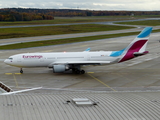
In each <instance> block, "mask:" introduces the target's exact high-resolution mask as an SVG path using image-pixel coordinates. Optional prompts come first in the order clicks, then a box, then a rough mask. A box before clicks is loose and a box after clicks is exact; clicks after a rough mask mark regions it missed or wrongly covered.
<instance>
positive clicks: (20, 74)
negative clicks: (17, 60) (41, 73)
mask: <svg viewBox="0 0 160 120" xmlns="http://www.w3.org/2000/svg"><path fill="white" fill-rule="evenodd" d="M5 74H6V75H12V74H15V75H21V73H5Z"/></svg>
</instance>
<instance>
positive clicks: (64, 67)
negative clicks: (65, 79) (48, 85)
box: [53, 65, 69, 73]
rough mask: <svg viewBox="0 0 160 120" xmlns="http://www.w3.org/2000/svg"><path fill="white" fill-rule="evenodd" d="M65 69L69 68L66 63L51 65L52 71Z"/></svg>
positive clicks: (58, 71) (57, 71)
mask: <svg viewBox="0 0 160 120" xmlns="http://www.w3.org/2000/svg"><path fill="white" fill-rule="evenodd" d="M66 70H69V68H68V66H66V65H53V72H54V73H62V72H65V71H66Z"/></svg>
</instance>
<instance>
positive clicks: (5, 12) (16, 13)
mask: <svg viewBox="0 0 160 120" xmlns="http://www.w3.org/2000/svg"><path fill="white" fill-rule="evenodd" d="M130 15H160V11H100V10H99V11H98V10H79V9H36V8H3V9H0V21H31V20H53V19H54V17H55V16H56V17H57V16H59V17H74V16H83V17H84V16H130Z"/></svg>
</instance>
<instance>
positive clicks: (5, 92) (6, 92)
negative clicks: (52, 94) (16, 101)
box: [0, 82, 42, 95]
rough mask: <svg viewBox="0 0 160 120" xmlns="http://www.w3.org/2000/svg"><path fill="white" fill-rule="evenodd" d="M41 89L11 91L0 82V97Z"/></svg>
mask: <svg viewBox="0 0 160 120" xmlns="http://www.w3.org/2000/svg"><path fill="white" fill-rule="evenodd" d="M41 88H42V87H38V88H31V89H25V90H18V91H13V90H12V89H11V88H10V87H8V86H7V85H5V84H4V83H2V82H0V95H11V94H16V93H22V92H27V91H31V90H37V89H41Z"/></svg>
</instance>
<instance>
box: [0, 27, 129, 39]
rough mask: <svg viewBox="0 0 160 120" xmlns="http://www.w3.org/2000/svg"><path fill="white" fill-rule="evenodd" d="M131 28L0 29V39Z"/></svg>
mask: <svg viewBox="0 0 160 120" xmlns="http://www.w3.org/2000/svg"><path fill="white" fill-rule="evenodd" d="M129 28H131V27H122V26H112V25H98V24H84V25H63V26H48V27H47V26H46V27H27V28H1V29H0V39H6V38H19V37H33V36H44V35H59V34H70V33H84V32H96V31H111V30H121V29H129Z"/></svg>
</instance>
